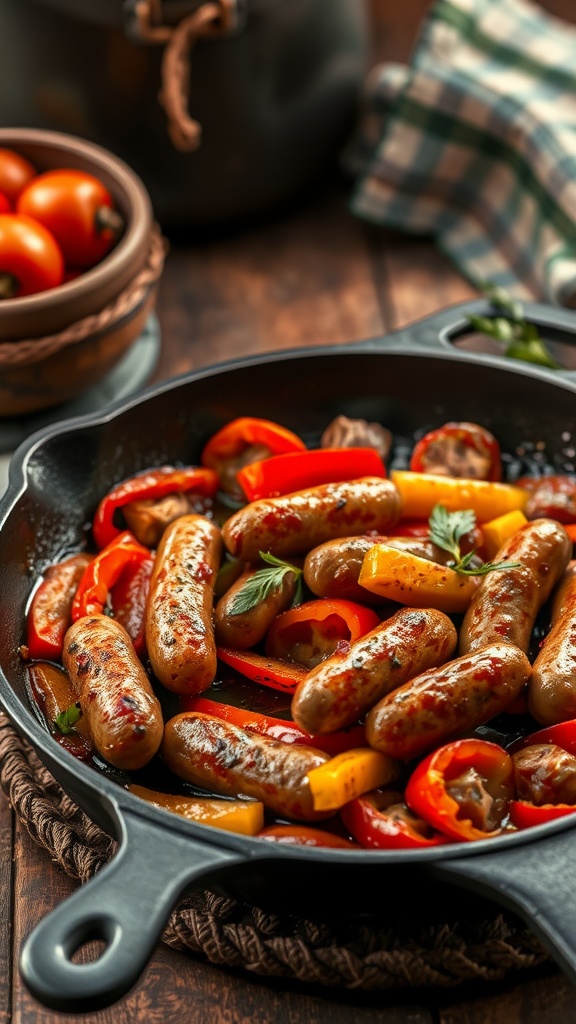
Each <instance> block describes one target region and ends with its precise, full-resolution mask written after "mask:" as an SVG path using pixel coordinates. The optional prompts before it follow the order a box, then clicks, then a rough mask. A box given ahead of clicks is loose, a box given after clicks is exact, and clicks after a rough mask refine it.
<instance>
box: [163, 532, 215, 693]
mask: <svg viewBox="0 0 576 1024" xmlns="http://www.w3.org/2000/svg"><path fill="white" fill-rule="evenodd" d="M221 553H222V541H221V538H220V530H219V528H218V527H217V526H216V524H215V523H213V522H212V520H210V519H207V518H206V517H205V516H201V515H188V516H180V518H178V519H176V520H174V522H173V523H171V524H170V525H169V526H168V527H167V528H166V530H165V531H164V534H163V536H162V540H161V541H160V545H159V547H158V551H157V553H156V559H155V562H154V569H153V571H152V576H151V578H150V589H149V593H148V601H147V605H146V643H147V647H148V655H149V658H150V662H151V665H152V668H153V670H154V674H155V676H156V677H157V678H158V679H159V680H160V682H161V683H162V685H163V686H165V687H166V689H167V690H171V691H172V692H173V693H181V694H188V695H192V694H196V693H200V692H201V691H202V690H205V689H206V687H207V686H209V685H210V683H211V682H212V680H213V679H214V676H215V674H216V664H217V659H216V643H215V640H214V630H213V628H212V610H213V604H214V583H215V580H216V574H217V571H218V567H219V565H220V558H221Z"/></svg>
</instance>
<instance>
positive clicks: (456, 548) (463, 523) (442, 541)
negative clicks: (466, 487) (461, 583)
mask: <svg viewBox="0 0 576 1024" xmlns="http://www.w3.org/2000/svg"><path fill="white" fill-rule="evenodd" d="M428 525H429V527H430V532H429V533H428V537H429V539H430V540H431V541H432V543H433V544H436V546H437V547H439V548H442V550H443V551H447V552H448V554H450V555H452V558H453V561H452V562H449V563H448V564H449V567H450V568H451V569H454V572H459V573H461V575H462V576H486V575H487V574H488V573H489V572H493V571H494V570H495V569H517V568H518V566H519V565H520V562H482V564H481V565H478V566H471V564H470V563H471V562H472V559H473V557H474V555H475V554H476V549H474V550H473V551H469V552H468V553H467V554H465V555H463V554H462V553H461V551H460V541H461V540H462V537H465V536H466V534H467V533H471V531H472V530H473V529H474V527H475V526H476V514H475V513H474V512H473V510H472V509H470V508H468V509H463V510H461V511H457V512H449V511H448V509H447V508H445V507H444V505H435V506H434V508H433V509H432V512H431V513H430V518H429V520H428Z"/></svg>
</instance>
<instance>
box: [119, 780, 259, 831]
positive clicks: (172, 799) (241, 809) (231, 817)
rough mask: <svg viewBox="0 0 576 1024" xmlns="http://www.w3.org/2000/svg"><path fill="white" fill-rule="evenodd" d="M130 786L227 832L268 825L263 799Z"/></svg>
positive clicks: (149, 799)
mask: <svg viewBox="0 0 576 1024" xmlns="http://www.w3.org/2000/svg"><path fill="white" fill-rule="evenodd" d="M128 788H129V790H130V792H131V793H134V795H135V796H139V797H140V799H141V800H146V801H147V803H149V804H153V805H154V807H160V808H161V809H162V810H164V811H171V812H172V813H173V814H180V815H181V816H182V817H183V818H187V819H188V821H195V822H197V823H199V824H200V825H212V826H213V828H222V829H225V831H227V832H237V833H238V834H239V835H243V836H255V835H257V833H258V832H260V830H261V829H262V828H264V804H262V803H261V802H260V801H259V800H220V799H218V797H196V796H174V795H171V794H169V793H157V792H156V790H154V789H148V787H147V786H137V785H135V784H132V785H130V786H129V787H128Z"/></svg>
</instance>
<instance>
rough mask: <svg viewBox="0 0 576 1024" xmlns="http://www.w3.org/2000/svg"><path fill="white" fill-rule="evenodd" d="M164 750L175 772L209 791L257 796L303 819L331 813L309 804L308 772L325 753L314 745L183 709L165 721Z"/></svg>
mask: <svg viewBox="0 0 576 1024" xmlns="http://www.w3.org/2000/svg"><path fill="white" fill-rule="evenodd" d="M162 753H163V757H164V760H165V761H166V764H167V765H168V767H169V768H170V769H171V770H172V771H173V772H174V774H175V775H177V776H178V777H179V778H181V779H185V780H186V781H187V782H191V783H192V784H193V785H195V786H201V787H203V788H204V789H208V790H210V791H211V792H213V793H220V794H221V795H222V796H239V795H240V794H243V795H244V796H251V797H255V799H256V800H260V801H262V803H263V804H264V806H265V807H268V808H269V809H270V810H271V811H274V812H275V813H276V814H279V815H282V816H283V817H287V818H296V819H297V820H302V821H314V820H318V819H320V818H326V817H328V816H329V813H330V814H331V813H333V812H328V813H327V812H326V811H315V810H314V807H313V801H312V794H311V792H310V787H309V784H308V780H307V777H306V776H307V773H308V772H309V771H310V770H311V769H312V768H317V767H318V765H321V764H323V763H324V761H327V760H328V759H329V755H328V754H325V753H324V752H323V751H321V750H316V748H315V747H307V746H296V744H293V743H282V742H281V741H279V740H273V739H270V738H269V737H268V736H260V735H258V734H257V733H252V732H248V731H247V730H245V729H241V728H239V726H237V725H233V724H232V723H231V722H224V721H222V720H221V719H219V718H214V717H212V716H211V715H204V714H201V713H200V712H196V711H187V712H184V713H183V714H180V715H176V716H175V717H174V718H172V719H170V721H169V722H168V723H167V724H166V728H165V730H164V742H163V745H162Z"/></svg>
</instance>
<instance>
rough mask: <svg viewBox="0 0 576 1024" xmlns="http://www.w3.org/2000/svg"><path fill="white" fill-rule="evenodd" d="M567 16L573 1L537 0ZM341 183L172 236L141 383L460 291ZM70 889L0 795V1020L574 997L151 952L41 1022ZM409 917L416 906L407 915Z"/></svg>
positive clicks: (398, 10)
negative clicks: (81, 1004)
mask: <svg viewBox="0 0 576 1024" xmlns="http://www.w3.org/2000/svg"><path fill="white" fill-rule="evenodd" d="M427 6H428V4H427V3H426V2H425V0H403V2H402V3H401V4H397V3H394V4H392V3H388V2H387V0H370V3H369V11H370V15H371V18H372V25H373V37H372V38H373V57H374V58H375V57H378V58H379V59H380V58H382V59H384V58H387V57H394V58H395V59H406V58H407V56H408V54H409V52H410V47H411V45H412V42H413V38H414V34H415V32H416V29H417V26H418V24H419V22H420V19H421V17H422V14H423V12H424V11H425V9H426V8H427ZM543 6H545V7H546V8H548V9H549V10H551V11H552V12H553V13H555V14H557V15H559V16H563V17H566V18H569V19H571V20H576V12H575V10H574V7H575V6H576V5H575V4H574V0H562V2H561V0H554V2H553V0H547V2H546V3H545V4H544V3H543ZM348 202H349V183H348V182H346V181H342V180H335V181H333V182H330V183H328V184H327V185H326V188H325V189H324V190H322V192H321V193H319V194H314V195H311V196H309V197H307V198H306V199H300V200H299V201H298V202H297V203H295V204H294V205H293V207H292V208H291V209H287V210H284V211H281V212H279V213H275V214H273V215H270V216H269V217H267V218H265V219H263V220H262V221H260V222H258V223H257V224H250V225H244V226H242V227H236V228H234V229H230V230H229V231H219V232H218V235H217V236H212V237H211V236H210V235H209V234H205V235H204V236H203V237H199V236H195V234H194V233H193V232H189V233H188V235H187V236H186V237H183V238H182V237H180V238H178V237H172V238H171V240H170V242H171V249H170V254H169V257H168V259H167V263H166V270H165V274H164V278H163V281H162V283H161V287H160V295H159V304H158V313H159V318H160V323H161V328H162V336H163V347H162V353H161V357H160V362H159V365H158V368H157V371H156V373H155V378H154V379H155V380H164V379H167V378H171V377H174V376H177V375H178V374H181V373H184V372H186V371H189V370H193V369H197V368H199V367H201V366H205V365H208V364H212V363H215V362H220V361H224V360H226V359H229V358H234V357H236V356H239V355H246V354H251V353H259V352H267V351H272V350H275V349H290V348H296V347H299V346H306V345H311V344H320V345H323V344H326V345H329V344H338V343H343V342H347V341H351V340H355V339H362V338H365V337H373V336H377V335H380V334H383V333H386V332H388V331H390V330H392V329H394V328H396V327H399V326H402V325H404V324H406V323H409V322H410V321H412V320H414V319H418V318H420V317H423V316H425V315H427V314H428V313H430V312H433V311H434V310H436V309H439V308H441V307H443V306H445V305H447V304H451V303H454V302H459V301H461V300H463V299H466V298H471V297H475V296H476V293H475V291H474V289H473V288H472V287H471V286H470V285H469V284H468V283H467V282H466V281H465V280H463V279H462V277H461V276H460V275H459V274H458V273H457V272H456V271H455V270H454V268H453V267H452V266H451V265H450V264H449V263H448V262H447V261H446V259H445V258H444V257H443V256H442V255H441V254H440V253H439V252H438V251H437V250H436V248H435V247H434V245H433V244H432V243H431V242H429V241H426V240H420V239H413V238H405V237H403V236H400V235H394V234H392V233H390V232H387V231H382V230H378V229H374V228H371V227H369V226H367V225H365V224H363V223H361V222H359V221H357V220H355V219H354V218H353V217H352V216H351V215H350V213H349V211H348ZM75 886H76V883H75V882H73V881H72V880H71V879H69V878H68V877H67V876H66V875H64V874H63V873H62V872H61V871H59V870H58V869H56V868H55V866H54V865H53V864H52V863H51V862H50V859H49V858H48V857H47V855H46V854H45V853H44V852H43V851H41V850H39V849H38V847H37V846H36V845H35V844H34V843H33V842H32V840H31V839H30V838H29V837H28V835H27V833H26V832H25V831H24V830H23V828H22V827H21V826H20V824H19V823H18V822H17V821H15V820H14V815H13V813H12V812H11V810H10V808H9V807H8V805H7V803H6V801H5V800H4V799H1V800H0V921H1V923H2V927H1V928H0V973H1V977H2V979H3V983H2V985H1V986H0V993H1V994H0V1021H2V1022H4V1021H5V1022H7V1024H70V1022H71V1021H73V1020H78V1019H80V1020H82V1021H83V1022H84V1024H128V1022H131V1024H133V1022H138V1024H182V1022H185V1024H200V1022H202V1024H205V1022H209V1024H254V1022H258V1024H296V1022H306V1024H321V1022H325V1021H327V1020H330V1022H331V1024H573V1022H574V1020H575V1019H576V990H575V989H574V988H573V987H572V986H571V985H569V983H568V982H567V981H566V980H565V978H564V977H563V976H562V975H561V973H560V972H559V971H558V970H556V969H555V968H554V967H550V968H547V969H543V970H541V971H539V972H537V973H536V974H535V976H533V977H532V976H531V977H529V978H523V979H522V980H521V981H509V982H506V983H501V984H498V985H487V986H482V985H476V986H475V987H473V988H469V989H467V990H466V991H465V992H462V991H459V992H458V993H452V994H447V993H445V992H444V993H438V994H437V995H435V996H430V995H427V996H426V997H424V998H422V997H418V996H417V995H415V996H414V997H413V998H410V997H408V998H405V999H398V997H395V996H387V995H386V994H379V995H377V996H363V995H361V994H356V995H355V994H348V995H345V996H342V995H340V994H338V995H336V994H334V993H331V992H327V991H325V990H322V991H316V990H314V991H313V990H310V989H308V988H305V987H304V986H296V985H294V986H290V985H288V984H285V983H273V982H268V981H263V980H261V979H259V978H256V977H251V976H250V975H248V974H246V973H243V972H236V971H229V970H226V969H224V968H221V967H215V966H212V965H210V964H209V963H206V962H204V961H203V960H202V958H200V957H191V956H190V957H189V956H185V955H182V954H180V953H177V952H174V951H172V950H171V949H169V948H168V947H166V946H164V945H160V946H159V947H158V948H157V950H156V952H155V954H154V956H153V958H152V961H151V963H150V964H149V967H148V969H147V970H146V972H145V974H144V976H143V977H142V979H141V980H140V982H139V983H138V984H137V986H136V987H135V988H134V990H133V991H132V992H131V993H130V994H129V995H128V996H127V997H126V998H124V999H123V1000H121V1001H120V1002H119V1003H117V1004H116V1005H115V1006H114V1007H112V1008H110V1009H108V1010H103V1011H100V1012H96V1013H93V1014H86V1015H82V1016H81V1018H76V1017H73V1016H69V1015H67V1014H57V1013H54V1012H52V1011H49V1010H46V1009H44V1008H43V1007H41V1006H39V1005H38V1003H36V1001H35V1000H34V999H33V998H32V997H31V996H30V995H29V993H28V992H27V991H26V990H25V988H24V986H23V984H22V982H21V980H20V978H19V974H18V968H17V957H18V951H19V949H20V946H21V942H22V940H23V938H24V936H25V935H26V934H27V933H28V932H29V930H30V929H31V928H32V927H33V926H34V924H35V922H36V921H38V920H39V919H40V918H41V917H43V916H44V915H45V914H46V913H47V912H48V911H49V910H50V909H51V908H52V907H53V906H55V905H56V904H58V903H59V902H61V901H62V900H63V899H65V898H66V896H67V894H69V893H70V892H71V891H72V890H73V889H74V888H75ZM416 910H417V908H416Z"/></svg>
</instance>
